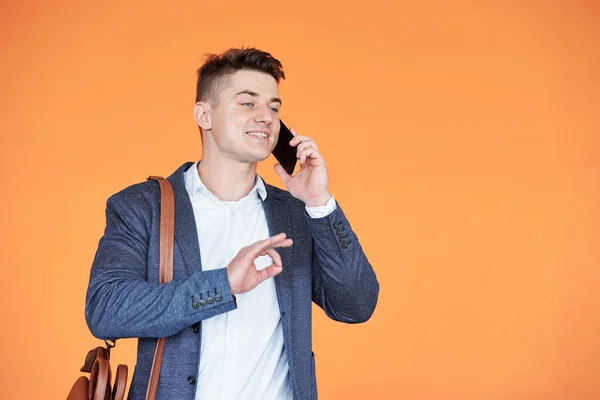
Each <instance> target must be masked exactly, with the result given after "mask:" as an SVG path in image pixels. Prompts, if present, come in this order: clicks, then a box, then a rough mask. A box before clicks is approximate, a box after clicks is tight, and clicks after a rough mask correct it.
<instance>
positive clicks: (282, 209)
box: [263, 185, 294, 314]
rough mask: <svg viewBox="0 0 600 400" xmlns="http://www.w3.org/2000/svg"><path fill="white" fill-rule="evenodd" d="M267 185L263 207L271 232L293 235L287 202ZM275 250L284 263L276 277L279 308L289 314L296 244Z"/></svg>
mask: <svg viewBox="0 0 600 400" xmlns="http://www.w3.org/2000/svg"><path fill="white" fill-rule="evenodd" d="M265 186H266V188H267V197H266V198H265V200H264V201H263V208H264V210H265V215H266V217H267V225H268V227H269V234H270V236H273V235H277V234H278V233H281V232H285V233H286V235H287V236H288V237H289V236H291V235H292V221H291V218H290V210H289V208H288V206H287V202H286V201H285V198H284V197H283V196H282V195H281V194H280V193H279V192H278V191H276V190H275V188H273V187H272V186H270V185H265ZM275 250H276V251H277V252H278V253H279V255H280V256H281V263H282V264H283V271H282V272H281V273H280V274H279V275H277V276H275V278H274V279H275V287H276V290H277V298H278V300H279V308H280V311H282V312H286V313H288V314H289V312H290V311H291V308H292V276H293V272H294V270H293V268H292V267H291V265H292V260H293V259H294V258H293V252H294V246H292V247H286V248H277V249H275Z"/></svg>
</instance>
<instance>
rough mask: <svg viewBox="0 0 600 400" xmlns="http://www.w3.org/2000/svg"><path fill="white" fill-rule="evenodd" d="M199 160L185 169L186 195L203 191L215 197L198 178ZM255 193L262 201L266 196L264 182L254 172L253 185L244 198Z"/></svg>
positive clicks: (194, 194)
mask: <svg viewBox="0 0 600 400" xmlns="http://www.w3.org/2000/svg"><path fill="white" fill-rule="evenodd" d="M199 162H200V161H199V160H198V161H196V162H195V163H194V165H192V166H191V167H190V168H189V169H188V170H187V171H185V189H186V190H187V192H188V195H190V196H191V197H194V196H196V195H197V194H198V193H203V194H205V195H207V196H209V197H211V198H214V199H217V197H216V196H215V195H214V194H212V193H211V192H210V190H208V188H207V187H206V186H205V185H204V183H203V182H202V180H201V179H200V175H199V174H198V163H199ZM256 193H258V195H259V196H260V198H261V199H262V200H263V201H264V200H265V199H266V198H267V188H266V186H265V182H264V181H263V180H262V178H261V177H260V176H259V175H258V174H256V179H255V182H254V187H253V188H252V190H250V193H248V195H247V196H246V197H244V198H249V197H253V196H256ZM217 200H218V199H217Z"/></svg>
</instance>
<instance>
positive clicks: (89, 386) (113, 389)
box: [67, 176, 175, 400]
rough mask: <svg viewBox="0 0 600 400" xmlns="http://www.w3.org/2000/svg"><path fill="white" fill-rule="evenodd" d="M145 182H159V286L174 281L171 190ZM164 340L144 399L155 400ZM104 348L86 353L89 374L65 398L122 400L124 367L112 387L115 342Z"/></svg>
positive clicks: (163, 183)
mask: <svg viewBox="0 0 600 400" xmlns="http://www.w3.org/2000/svg"><path fill="white" fill-rule="evenodd" d="M148 180H155V181H158V183H159V185H160V193H161V202H160V283H161V284H162V283H167V282H170V281H171V280H172V279H173V240H174V230H175V198H174V196H173V187H172V186H171V184H170V183H169V181H167V180H166V179H165V178H163V177H160V176H150V177H148ZM165 341H166V339H165V338H160V339H158V343H157V344H156V351H155V352H154V360H152V370H151V372H150V380H149V381H148V389H147V391H146V400H155V399H156V390H157V389H158V379H159V377H160V367H161V365H162V357H163V352H164V349H165ZM104 343H105V344H106V348H105V347H102V346H99V347H96V348H95V349H92V350H90V351H89V352H88V354H87V356H86V358H85V362H84V364H83V367H81V372H87V373H89V374H90V377H89V379H88V377H87V376H80V377H79V378H78V379H77V380H76V381H75V383H74V384H73V386H72V387H71V391H70V392H69V395H68V396H67V400H123V399H124V398H125V392H126V390H125V389H126V386H127V372H128V369H127V366H126V365H123V364H119V365H118V366H117V373H116V374H115V383H114V386H113V385H112V383H111V367H110V349H111V348H113V347H115V341H112V342H110V341H104Z"/></svg>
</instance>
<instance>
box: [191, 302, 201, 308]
mask: <svg viewBox="0 0 600 400" xmlns="http://www.w3.org/2000/svg"><path fill="white" fill-rule="evenodd" d="M198 306H199V304H198V302H197V301H194V302H193V303H192V308H193V309H194V310H197V309H198Z"/></svg>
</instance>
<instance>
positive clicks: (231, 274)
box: [227, 233, 293, 295]
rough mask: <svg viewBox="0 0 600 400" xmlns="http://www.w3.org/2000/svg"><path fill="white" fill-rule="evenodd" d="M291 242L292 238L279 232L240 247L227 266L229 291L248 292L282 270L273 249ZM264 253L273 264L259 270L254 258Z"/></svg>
mask: <svg viewBox="0 0 600 400" xmlns="http://www.w3.org/2000/svg"><path fill="white" fill-rule="evenodd" d="M292 243H293V242H292V239H286V237H285V233H280V234H279V235H275V236H271V237H270V238H268V239H265V240H261V241H258V242H256V243H254V244H252V245H250V246H246V247H242V248H241V249H240V251H239V253H238V254H237V255H236V256H235V258H234V259H233V260H231V262H230V263H229V265H228V266H227V277H228V278H229V286H231V293H232V294H234V295H236V294H239V293H245V292H248V291H250V290H252V289H254V288H255V287H256V286H258V284H259V283H261V282H262V281H264V280H266V279H268V278H270V277H272V276H275V275H277V274H279V273H280V272H281V271H283V266H282V265H281V256H280V255H279V253H277V251H275V248H277V247H290V246H291V245H292ZM264 255H269V256H270V257H271V258H272V259H273V264H272V265H269V266H268V267H267V268H265V269H262V270H260V271H259V270H257V269H256V265H254V260H256V259H257V258H258V257H259V256H264Z"/></svg>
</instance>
